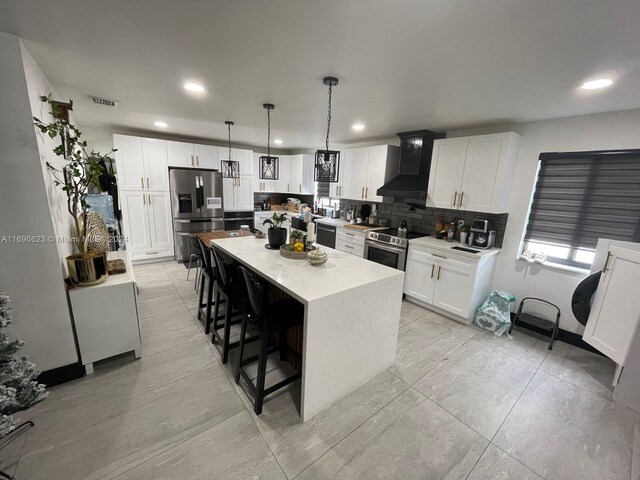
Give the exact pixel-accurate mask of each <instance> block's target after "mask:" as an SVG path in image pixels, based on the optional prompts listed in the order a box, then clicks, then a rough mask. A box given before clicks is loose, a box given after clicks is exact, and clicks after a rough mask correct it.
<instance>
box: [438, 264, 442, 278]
mask: <svg viewBox="0 0 640 480" xmlns="http://www.w3.org/2000/svg"><path fill="white" fill-rule="evenodd" d="M441 268H442V266H440V265H438V280H440V269H441Z"/></svg>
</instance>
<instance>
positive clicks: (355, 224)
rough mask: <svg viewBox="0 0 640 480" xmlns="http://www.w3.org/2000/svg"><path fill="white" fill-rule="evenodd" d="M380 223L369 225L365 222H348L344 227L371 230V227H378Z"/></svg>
mask: <svg viewBox="0 0 640 480" xmlns="http://www.w3.org/2000/svg"><path fill="white" fill-rule="evenodd" d="M376 227H378V225H368V224H363V223H360V224H358V223H347V224H346V225H345V226H344V228H353V229H354V230H369V229H370V228H376Z"/></svg>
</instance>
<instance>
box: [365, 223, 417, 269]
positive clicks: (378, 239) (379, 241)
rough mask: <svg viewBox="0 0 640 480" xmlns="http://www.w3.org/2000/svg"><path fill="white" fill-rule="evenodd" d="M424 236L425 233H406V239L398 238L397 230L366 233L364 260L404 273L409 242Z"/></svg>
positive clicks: (390, 229)
mask: <svg viewBox="0 0 640 480" xmlns="http://www.w3.org/2000/svg"><path fill="white" fill-rule="evenodd" d="M426 236H427V234H425V233H415V232H408V233H407V236H406V238H405V237H399V236H398V229H397V228H389V229H387V230H382V231H380V230H377V231H372V232H367V233H366V235H365V240H364V258H365V259H367V260H371V261H372V262H376V263H380V264H382V265H386V266H387V267H391V268H396V269H398V270H402V271H404V268H405V265H406V263H407V249H408V248H409V240H410V239H412V238H419V237H426Z"/></svg>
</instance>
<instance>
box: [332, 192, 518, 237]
mask: <svg viewBox="0 0 640 480" xmlns="http://www.w3.org/2000/svg"><path fill="white" fill-rule="evenodd" d="M366 203H368V204H369V205H371V204H372V202H361V201H356V200H342V201H341V202H340V208H346V209H347V210H348V209H349V208H350V207H351V205H353V206H354V207H356V208H357V209H359V208H361V207H362V205H364V204H366ZM415 203H416V204H418V202H417V201H416V202H415ZM422 203H423V202H421V203H420V204H422ZM420 204H418V205H420ZM376 206H377V208H378V217H379V218H388V219H389V220H390V222H391V226H392V227H399V226H400V223H401V222H402V220H406V222H407V225H408V226H409V231H414V232H419V233H428V234H430V235H434V229H435V224H436V218H437V217H438V215H439V216H440V217H441V218H442V221H443V222H451V221H452V220H453V217H458V220H464V223H465V225H469V226H470V225H471V221H472V220H473V219H474V218H483V219H487V220H489V228H490V229H491V230H495V231H496V247H502V241H503V239H504V232H505V229H506V228H507V218H508V216H509V214H507V213H502V214H488V213H482V212H466V211H460V210H448V209H443V208H429V207H426V208H420V207H415V208H414V209H413V211H412V210H411V208H410V206H409V205H408V203H407V202H394V203H376ZM456 239H459V232H458V231H457V230H456Z"/></svg>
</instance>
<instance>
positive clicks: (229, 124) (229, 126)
mask: <svg viewBox="0 0 640 480" xmlns="http://www.w3.org/2000/svg"><path fill="white" fill-rule="evenodd" d="M227 127H228V129H229V161H231V122H229V123H228V124H227Z"/></svg>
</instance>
